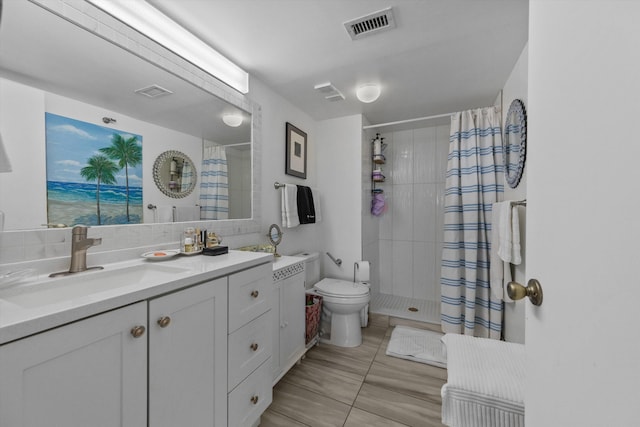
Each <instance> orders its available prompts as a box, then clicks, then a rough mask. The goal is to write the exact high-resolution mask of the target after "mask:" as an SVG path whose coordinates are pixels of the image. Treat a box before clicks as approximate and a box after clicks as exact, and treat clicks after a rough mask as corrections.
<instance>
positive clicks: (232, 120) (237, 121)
mask: <svg viewBox="0 0 640 427" xmlns="http://www.w3.org/2000/svg"><path fill="white" fill-rule="evenodd" d="M222 121H223V122H224V124H225V125H227V126H231V127H232V128H237V127H238V126H240V125H241V124H242V122H243V121H244V118H243V117H242V114H240V113H227V114H225V115H223V116H222Z"/></svg>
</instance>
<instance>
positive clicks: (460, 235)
mask: <svg viewBox="0 0 640 427" xmlns="http://www.w3.org/2000/svg"><path fill="white" fill-rule="evenodd" d="M500 122H501V119H500V113H499V112H497V111H496V109H495V108H494V107H489V108H483V109H477V110H470V111H463V112H461V113H456V114H454V115H452V117H451V135H450V137H449V158H448V163H447V176H446V182H445V201H444V208H445V213H444V245H443V251H442V277H441V279H440V284H441V289H442V292H441V294H442V297H441V320H442V330H443V332H445V333H447V332H448V333H458V334H462V333H464V334H466V335H474V336H478V337H484V338H495V339H500V336H501V332H502V307H503V305H502V301H500V300H496V299H494V298H493V296H492V294H491V290H490V289H489V249H490V248H489V245H490V242H489V236H490V234H491V209H492V204H493V203H494V202H496V201H498V196H499V194H500V193H502V192H503V191H504V187H503V184H502V179H501V175H500V173H501V172H503V170H504V168H503V166H502V138H501V133H500Z"/></svg>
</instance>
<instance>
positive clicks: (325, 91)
mask: <svg viewBox="0 0 640 427" xmlns="http://www.w3.org/2000/svg"><path fill="white" fill-rule="evenodd" d="M313 88H314V89H315V90H317V91H318V92H320V93H321V94H322V95H323V96H324V98H325V99H326V100H327V101H343V100H344V95H343V94H342V93H341V92H340V91H339V90H338V89H337V88H336V87H335V86H334V85H332V84H331V82H326V83H320V84H317V85H315V86H314V87H313Z"/></svg>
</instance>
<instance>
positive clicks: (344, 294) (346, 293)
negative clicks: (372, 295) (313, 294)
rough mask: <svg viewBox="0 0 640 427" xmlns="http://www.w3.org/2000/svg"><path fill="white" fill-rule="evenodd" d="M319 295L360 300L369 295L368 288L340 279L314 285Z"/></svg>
mask: <svg viewBox="0 0 640 427" xmlns="http://www.w3.org/2000/svg"><path fill="white" fill-rule="evenodd" d="M315 289H316V291H317V292H318V293H319V294H320V295H324V296H328V297H338V298H360V297H363V296H365V295H368V294H369V286H368V285H366V284H364V283H360V282H349V281H347V280H340V279H322V280H321V281H319V282H318V283H316V285H315Z"/></svg>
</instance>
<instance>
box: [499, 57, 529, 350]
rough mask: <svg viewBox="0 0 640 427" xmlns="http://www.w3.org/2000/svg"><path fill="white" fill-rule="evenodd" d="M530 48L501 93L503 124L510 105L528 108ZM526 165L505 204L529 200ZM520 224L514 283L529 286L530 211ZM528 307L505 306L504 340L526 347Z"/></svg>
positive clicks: (521, 210) (506, 189)
mask: <svg viewBox="0 0 640 427" xmlns="http://www.w3.org/2000/svg"><path fill="white" fill-rule="evenodd" d="M528 60H529V48H528V46H525V48H524V49H523V50H522V53H521V54H520V58H519V59H518V61H517V62H516V64H515V66H514V67H513V71H511V74H510V75H509V78H508V79H507V82H506V83H505V85H504V88H503V89H502V100H503V103H504V105H503V109H502V123H504V119H505V116H506V114H507V111H508V109H509V105H510V104H511V102H512V101H513V100H514V99H520V100H521V101H522V102H523V103H524V105H525V109H526V108H527V106H528V97H527V89H528V78H527V77H528V73H527V71H528V70H527V69H528V66H529V62H528ZM527 169H528V168H527V162H526V161H525V168H524V173H523V174H522V179H521V180H520V184H518V186H517V187H516V188H511V187H509V184H507V182H506V181H504V200H523V199H526V198H527ZM518 213H519V217H518V218H519V220H520V245H521V247H522V253H521V254H522V263H521V264H520V265H518V266H515V269H514V272H515V274H514V280H515V281H516V282H518V283H521V284H523V285H526V282H527V279H526V270H527V236H526V227H527V208H526V207H523V206H520V207H519V208H518ZM524 311H525V304H524V302H523V301H518V302H505V304H504V338H505V341H510V342H518V343H524V341H525V336H524V335H525V333H524V331H525V325H524V318H525V315H524Z"/></svg>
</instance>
